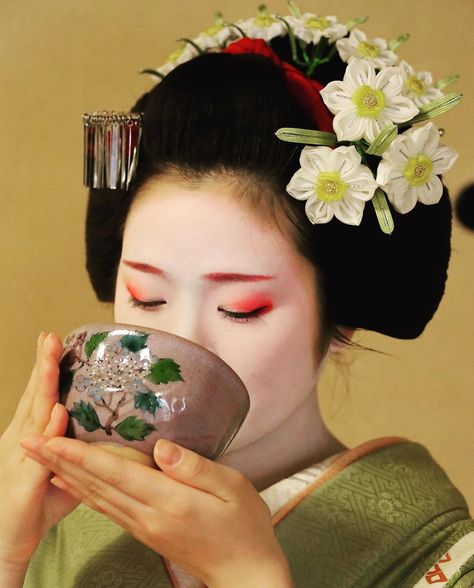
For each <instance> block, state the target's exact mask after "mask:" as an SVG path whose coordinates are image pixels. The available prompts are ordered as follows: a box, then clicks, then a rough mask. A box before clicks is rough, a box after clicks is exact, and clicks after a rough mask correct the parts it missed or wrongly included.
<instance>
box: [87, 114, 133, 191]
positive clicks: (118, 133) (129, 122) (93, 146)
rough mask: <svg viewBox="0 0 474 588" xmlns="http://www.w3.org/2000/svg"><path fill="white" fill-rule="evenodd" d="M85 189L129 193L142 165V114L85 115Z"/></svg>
mask: <svg viewBox="0 0 474 588" xmlns="http://www.w3.org/2000/svg"><path fill="white" fill-rule="evenodd" d="M82 120H83V124H84V185H85V186H87V187H89V188H94V189H101V188H109V189H111V190H116V189H119V190H127V189H128V188H129V186H130V182H131V181H132V179H133V177H134V175H135V170H136V167H137V162H138V146H139V143H140V137H141V132H142V126H141V121H142V114H140V113H125V112H106V111H104V112H94V113H92V114H84V115H83V117H82Z"/></svg>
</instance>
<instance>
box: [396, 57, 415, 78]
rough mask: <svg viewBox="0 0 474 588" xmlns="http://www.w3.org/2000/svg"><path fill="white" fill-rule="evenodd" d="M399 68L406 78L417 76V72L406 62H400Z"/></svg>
mask: <svg viewBox="0 0 474 588" xmlns="http://www.w3.org/2000/svg"><path fill="white" fill-rule="evenodd" d="M398 67H399V68H400V69H401V70H402V72H403V74H405V76H406V77H408V76H412V75H414V74H415V70H414V69H413V67H412V66H411V65H410V64H409V63H407V62H406V61H404V60H402V61H400V63H399V64H398Z"/></svg>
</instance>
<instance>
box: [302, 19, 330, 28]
mask: <svg viewBox="0 0 474 588" xmlns="http://www.w3.org/2000/svg"><path fill="white" fill-rule="evenodd" d="M304 24H305V26H306V27H308V28H309V29H327V28H328V27H329V21H328V19H327V18H326V17H325V16H310V17H309V18H307V19H306V20H305V21H304Z"/></svg>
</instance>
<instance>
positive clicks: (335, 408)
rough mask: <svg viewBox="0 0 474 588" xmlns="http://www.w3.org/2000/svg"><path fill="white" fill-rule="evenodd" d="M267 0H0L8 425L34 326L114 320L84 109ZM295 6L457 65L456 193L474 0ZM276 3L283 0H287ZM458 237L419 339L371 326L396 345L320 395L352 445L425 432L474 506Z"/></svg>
mask: <svg viewBox="0 0 474 588" xmlns="http://www.w3.org/2000/svg"><path fill="white" fill-rule="evenodd" d="M257 3H258V2H256V1H255V2H254V1H253V0H239V2H238V3H237V2H230V1H228V0H220V1H219V0H212V1H210V0H199V1H191V0H180V1H179V2H175V1H171V0H134V1H133V2H132V1H125V0H77V1H72V0H47V1H46V0H43V1H39V0H15V1H10V2H9V1H8V0H2V1H1V3H0V29H1V34H0V55H1V65H0V76H1V80H0V88H1V93H0V108H1V112H2V116H1V122H0V128H1V133H0V150H1V151H0V161H1V167H0V173H1V196H0V197H1V209H0V215H1V216H0V251H1V258H0V259H1V262H0V263H1V282H0V304H1V329H0V353H1V358H2V360H1V364H0V377H1V382H2V390H1V405H0V406H1V411H0V431H1V430H3V429H4V427H5V426H6V424H7V423H8V421H9V419H10V418H11V415H12V414H13V411H14V407H15V405H16V403H17V400H18V398H19V396H20V395H21V393H22V390H23V388H24V386H25V383H26V381H27V378H28V373H29V369H30V365H31V363H32V361H33V355H34V348H35V341H36V337H37V335H38V333H39V331H40V330H42V329H47V330H55V331H57V332H59V333H60V334H62V335H64V334H65V333H66V332H67V331H69V330H70V329H72V328H74V327H76V326H77V325H79V324H82V323H85V322H90V321H95V320H109V319H110V318H111V309H110V308H109V307H107V306H106V305H101V304H99V303H97V302H96V301H95V299H94V296H93V293H92V289H91V287H90V286H89V283H88V280H87V275H86V272H85V269H84V242H83V221H84V214H85V205H86V192H85V190H84V189H83V188H82V187H81V173H82V159H81V158H82V128H81V114H82V112H84V111H92V110H99V109H116V110H117V109H128V108H129V107H130V106H131V104H133V103H134V101H135V99H136V98H137V97H138V96H139V95H140V94H141V93H143V92H144V91H145V90H147V89H148V88H150V86H151V81H150V78H149V77H148V76H140V75H138V71H139V70H140V69H142V68H145V67H157V66H159V65H160V64H161V63H162V62H163V61H164V59H165V57H166V56H167V55H168V54H169V53H170V52H171V51H173V50H174V48H175V45H174V41H175V39H176V38H178V37H186V36H190V37H194V36H197V34H198V33H199V32H200V31H201V30H203V29H204V28H206V27H207V26H209V25H210V23H211V21H212V17H213V13H214V10H216V9H217V8H220V9H221V10H223V11H224V13H225V16H226V17H227V18H228V19H229V20H232V19H238V18H242V17H250V16H252V15H253V14H254V10H255V8H256V5H257ZM300 6H301V8H303V9H306V10H310V11H313V12H314V11H316V10H317V11H318V12H319V14H332V13H334V11H336V10H337V15H338V16H339V18H340V19H341V20H342V21H345V20H348V19H349V18H352V17H354V16H358V15H362V14H370V15H371V19H370V20H369V22H368V23H366V24H365V25H363V27H362V28H363V30H365V31H366V32H367V33H368V34H369V35H372V36H381V37H385V38H387V39H389V38H392V37H394V36H396V35H398V34H399V33H400V32H405V31H408V32H410V33H411V35H412V38H411V40H410V41H409V42H408V43H407V44H406V45H404V46H403V47H402V48H401V49H399V51H398V52H399V54H400V56H401V57H402V58H404V59H406V60H407V61H409V62H410V63H412V64H413V65H414V66H415V68H417V69H418V70H428V71H432V72H433V73H434V75H435V78H441V77H444V76H445V75H447V74H450V73H455V72H457V73H460V74H461V76H462V79H461V81H460V82H458V83H457V84H456V85H455V86H453V89H456V90H459V91H462V92H463V93H464V94H465V98H464V102H463V104H462V105H461V106H459V107H458V108H457V109H456V110H455V111H452V112H451V113H448V114H446V115H444V116H443V117H441V118H440V119H438V121H437V122H438V124H439V125H440V126H442V127H444V128H445V129H446V136H445V140H446V142H447V143H449V144H450V145H451V146H453V147H454V148H455V149H457V150H458V151H460V152H461V154H462V157H461V158H460V160H459V162H458V163H457V165H456V166H455V168H454V170H453V171H451V172H450V173H449V174H447V176H446V181H447V183H448V185H449V186H450V188H451V193H452V195H453V197H454V196H455V195H456V194H457V193H458V191H459V189H460V187H461V186H463V185H465V184H466V183H468V182H472V181H474V170H473V153H474V138H473V128H472V120H473V108H474V101H473V91H474V75H473V74H474V71H473V69H474V68H473V65H472V55H474V35H473V34H472V23H473V22H474V2H472V0H453V1H452V2H444V1H441V0H418V1H417V2H413V1H412V0H398V2H396V3H395V2H393V1H392V0H379V1H378V2H373V0H338V1H337V2H335V1H333V2H329V1H327V0H326V1H325V0H318V1H317V2H316V1H314V2H310V1H303V0H301V1H300ZM395 6H396V8H395ZM336 7H337V8H336ZM270 8H271V9H272V10H274V11H278V12H280V13H282V14H286V13H287V10H286V7H285V4H284V2H282V1H281V0H278V1H277V0H275V2H273V3H272V4H271V5H270ZM453 246H454V251H453V257H452V263H451V267H450V271H449V281H448V286H447V294H446V297H445V299H444V301H443V303H442V306H441V308H440V310H439V312H438V314H437V316H436V317H435V319H434V320H433V321H432V323H431V324H430V325H429V326H428V329H427V331H426V333H425V334H424V335H423V336H422V337H421V338H420V339H419V340H417V341H413V342H403V341H395V340H391V339H388V338H386V337H382V336H377V335H373V334H369V333H367V334H365V335H363V336H362V337H361V339H360V342H361V343H363V344H364V345H367V346H372V347H376V348H377V349H380V350H382V351H385V352H387V353H388V355H380V354H375V353H371V352H364V351H363V352H357V353H355V354H353V355H352V357H349V358H348V361H350V362H352V366H351V367H350V370H349V375H348V377H347V378H345V376H344V375H343V372H341V371H340V369H339V370H336V369H334V368H331V369H329V370H328V372H327V373H326V375H325V377H324V381H323V385H322V389H321V400H322V405H323V410H324V413H325V415H326V419H327V421H328V423H329V424H330V425H331V427H332V429H333V430H334V432H335V433H336V434H337V435H339V436H340V438H341V440H342V441H343V442H345V443H346V444H349V445H353V444H356V443H360V442H362V441H365V440H367V439H369V438H372V437H376V436H382V435H387V434H396V435H403V436H407V437H409V438H411V439H413V440H417V441H420V442H422V443H423V444H425V445H426V446H428V447H429V449H430V450H431V451H432V453H433V454H434V456H435V457H436V458H437V459H438V460H439V462H440V463H441V464H442V465H443V467H445V469H446V470H447V472H448V474H449V475H450V477H451V478H452V480H453V481H454V482H455V483H456V484H457V485H458V486H459V488H460V489H461V490H462V491H463V492H464V494H465V495H466V497H467V499H468V501H469V502H470V505H471V507H473V506H474V468H473V465H472V448H473V439H474V433H473V430H474V429H473V398H472V392H473V379H474V378H473V372H474V369H473V360H472V358H473V348H474V346H473V342H474V325H473V321H472V308H473V303H474V283H473V279H472V269H473V264H472V262H473V250H474V233H468V232H467V231H466V230H464V229H462V228H461V227H460V226H458V225H457V224H456V226H455V228H454V243H453ZM387 271H390V268H387ZM348 295H350V294H348ZM406 303H407V305H409V304H410V300H407V301H406ZM387 310H389V309H387Z"/></svg>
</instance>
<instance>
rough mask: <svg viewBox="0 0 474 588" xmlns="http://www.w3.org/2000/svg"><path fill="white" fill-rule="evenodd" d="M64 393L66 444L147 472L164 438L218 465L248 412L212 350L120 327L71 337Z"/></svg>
mask: <svg viewBox="0 0 474 588" xmlns="http://www.w3.org/2000/svg"><path fill="white" fill-rule="evenodd" d="M59 392H60V401H61V403H62V404H64V405H65V406H66V408H67V409H68V411H69V417H70V418H69V426H68V432H67V436H69V437H74V438H76V439H81V440H83V441H86V442H89V443H95V444H100V445H102V446H103V447H105V448H106V449H110V450H111V451H117V452H119V453H121V454H122V455H124V456H125V457H130V458H131V459H136V460H137V461H141V462H143V463H146V464H148V465H154V460H153V457H152V455H153V447H154V445H155V443H156V441H157V440H158V439H160V438H165V439H169V440H170V441H174V442H175V443H178V444H179V445H181V446H183V447H187V448H188V449H191V450H193V451H195V452H197V453H199V454H201V455H203V456H205V457H207V458H209V459H215V458H216V457H218V456H219V455H221V454H222V453H223V451H224V450H225V449H226V447H227V446H228V445H229V443H230V442H231V441H232V439H233V437H234V436H235V434H236V433H237V431H238V430H239V428H240V426H241V424H242V422H243V420H244V419H245V417H246V415H247V412H248V409H249V406H250V401H249V396H248V393H247V390H246V388H245V386H244V384H243V382H242V380H241V379H240V378H239V376H238V375H237V374H236V373H235V372H234V371H233V370H232V368H230V367H229V366H228V365H227V364H226V363H225V362H224V361H223V360H222V359H220V358H219V357H218V356H217V355H215V354H214V353H212V352H211V351H209V350H208V349H205V348H204V347H201V346H200V345H197V344H195V343H193V342H191V341H189V340H187V339H184V338H182V337H178V336H176V335H172V334H170V333H166V332H164V331H157V330H154V329H149V328H144V327H136V326H132V325H121V324H93V325H85V326H82V327H79V328H78V329H76V330H75V331H73V332H72V333H70V334H69V335H68V336H67V337H66V339H65V342H64V352H63V356H62V359H61V363H60V376H59Z"/></svg>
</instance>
